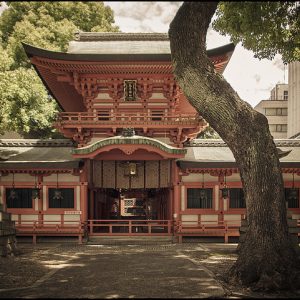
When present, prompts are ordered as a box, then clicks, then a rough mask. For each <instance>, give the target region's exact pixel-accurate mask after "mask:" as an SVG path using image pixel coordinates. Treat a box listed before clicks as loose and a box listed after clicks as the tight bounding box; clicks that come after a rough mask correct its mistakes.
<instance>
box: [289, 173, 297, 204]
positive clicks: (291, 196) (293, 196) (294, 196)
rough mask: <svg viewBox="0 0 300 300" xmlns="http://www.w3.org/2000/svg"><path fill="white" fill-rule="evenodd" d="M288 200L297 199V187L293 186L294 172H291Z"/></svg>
mask: <svg viewBox="0 0 300 300" xmlns="http://www.w3.org/2000/svg"><path fill="white" fill-rule="evenodd" d="M288 199H289V200H297V199H298V189H296V188H295V173H294V172H293V186H292V188H291V189H290V191H289V196H288Z"/></svg>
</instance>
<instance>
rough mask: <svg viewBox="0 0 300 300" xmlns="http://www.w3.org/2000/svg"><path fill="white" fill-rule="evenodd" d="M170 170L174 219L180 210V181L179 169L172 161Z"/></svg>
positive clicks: (175, 219) (176, 218)
mask: <svg viewBox="0 0 300 300" xmlns="http://www.w3.org/2000/svg"><path fill="white" fill-rule="evenodd" d="M172 167H173V168H172V170H173V174H172V175H173V187H174V189H173V191H174V192H173V193H174V195H173V203H174V211H173V217H174V221H177V220H179V212H180V210H181V209H180V199H181V197H180V193H181V181H180V178H179V169H178V167H177V165H176V162H175V161H173V166H172Z"/></svg>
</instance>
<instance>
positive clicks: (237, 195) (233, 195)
mask: <svg viewBox="0 0 300 300" xmlns="http://www.w3.org/2000/svg"><path fill="white" fill-rule="evenodd" d="M245 207H246V202H245V197H244V192H243V189H229V208H245Z"/></svg>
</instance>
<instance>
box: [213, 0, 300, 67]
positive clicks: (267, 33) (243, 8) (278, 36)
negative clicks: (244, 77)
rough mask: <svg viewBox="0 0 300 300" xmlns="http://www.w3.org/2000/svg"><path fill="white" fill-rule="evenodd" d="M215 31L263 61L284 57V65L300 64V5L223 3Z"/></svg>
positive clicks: (247, 2) (246, 2) (290, 3)
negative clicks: (228, 36) (292, 62)
mask: <svg viewBox="0 0 300 300" xmlns="http://www.w3.org/2000/svg"><path fill="white" fill-rule="evenodd" d="M213 27H214V29H216V30H217V31H219V32H220V33H221V34H222V35H226V34H228V35H230V37H231V41H232V42H234V43H235V44H237V43H238V42H242V45H243V46H244V47H245V48H246V49H249V50H252V51H253V52H254V53H255V57H258V58H260V59H262V58H268V59H273V58H274V56H275V55H276V54H281V55H282V59H283V61H284V62H286V63H287V62H291V61H297V60H298V61H299V60H300V49H299V46H300V3H299V1H298V2H289V1H287V2H286V1H282V2H250V1H245V2H221V3H220V4H219V5H218V9H217V18H216V20H215V21H214V22H213Z"/></svg>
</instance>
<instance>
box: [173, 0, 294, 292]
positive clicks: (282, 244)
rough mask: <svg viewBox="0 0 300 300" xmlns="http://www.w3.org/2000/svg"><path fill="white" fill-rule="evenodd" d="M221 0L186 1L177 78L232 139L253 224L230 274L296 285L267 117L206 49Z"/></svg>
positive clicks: (176, 31)
mask: <svg viewBox="0 0 300 300" xmlns="http://www.w3.org/2000/svg"><path fill="white" fill-rule="evenodd" d="M217 4H218V3H217V2H207V3H205V2H186V3H184V4H183V5H182V6H181V7H180V9H179V10H178V12H177V14H176V16H175V18H174V20H173V21H172V23H171V24H170V29H169V37H170V45H171V53H172V62H173V66H174V74H175V77H176V80H177V82H178V83H179V85H180V87H181V88H182V90H183V92H184V94H185V96H186V97H187V99H188V100H189V102H190V103H191V104H192V105H193V106H194V107H195V108H196V110H197V111H198V112H199V114H200V115H201V116H203V117H204V118H205V119H206V120H207V121H208V122H209V124H210V125H211V126H212V127H213V128H214V129H215V130H216V131H217V133H218V134H219V135H220V136H221V138H222V139H223V140H224V141H225V142H226V143H227V145H228V147H229V148H230V149H231V151H232V153H233V155H234V157H235V160H236V163H237V165H238V167H239V170H240V175H241V180H242V184H243V189H244V194H245V199H246V207H247V220H248V230H247V232H246V235H245V241H244V242H243V243H240V244H239V247H238V259H237V262H236V263H235V265H234V266H233V268H232V269H231V270H230V274H229V275H230V278H231V280H237V281H238V282H239V283H242V284H243V285H246V286H251V287H255V288H257V289H271V290H276V289H282V288H290V287H292V285H294V287H295V285H297V282H299V280H296V279H297V278H296V275H297V270H298V269H297V266H299V264H298V263H299V261H298V255H297V249H296V247H295V245H293V244H292V241H291V239H290V236H289V233H288V226H287V219H286V204H285V197H284V188H283V178H282V174H281V169H280V165H279V158H278V154H277V150H276V146H275V143H274V141H273V138H272V136H271V134H270V131H269V127H268V121H267V119H266V117H265V116H264V115H262V114H260V113H258V112H256V111H255V110H254V109H253V108H252V107H251V106H250V105H249V104H248V103H246V102H245V101H242V100H241V99H240V98H239V96H238V95H237V93H236V92H235V91H234V90H233V89H232V87H231V86H230V85H229V84H228V83H227V82H226V81H225V79H224V78H223V77H222V76H221V75H219V74H217V73H216V72H215V70H214V66H213V64H212V63H211V62H210V60H209V58H208V57H207V55H206V34H207V30H208V26H209V24H210V21H211V18H212V16H213V14H214V12H215V10H216V8H217ZM241 67H242V66H241ZM297 247H298V246H297ZM298 248H299V247H298Z"/></svg>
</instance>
